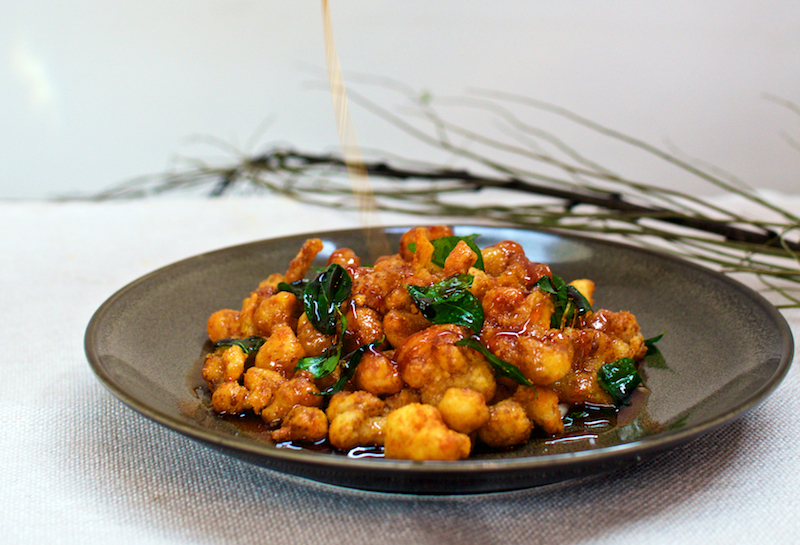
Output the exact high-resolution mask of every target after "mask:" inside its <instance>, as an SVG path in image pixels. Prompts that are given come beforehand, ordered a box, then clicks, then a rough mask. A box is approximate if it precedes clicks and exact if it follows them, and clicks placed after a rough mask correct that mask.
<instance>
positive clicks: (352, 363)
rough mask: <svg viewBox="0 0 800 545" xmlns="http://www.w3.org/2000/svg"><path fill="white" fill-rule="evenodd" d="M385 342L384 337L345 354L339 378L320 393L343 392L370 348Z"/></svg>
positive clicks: (372, 348)
mask: <svg viewBox="0 0 800 545" xmlns="http://www.w3.org/2000/svg"><path fill="white" fill-rule="evenodd" d="M382 343H383V339H381V340H379V341H373V342H371V343H369V344H362V345H361V346H359V347H358V348H356V349H355V350H353V351H352V352H350V354H348V355H347V356H345V357H344V358H342V359H341V371H342V372H341V374H340V375H339V378H338V379H336V382H335V383H334V384H333V386H331V387H330V388H326V389H325V390H323V391H321V392H320V393H319V395H331V394H335V393H337V392H341V391H342V389H344V387H345V385H346V384H347V382H348V381H349V380H350V379H351V378H353V375H354V374H355V372H356V367H357V366H358V364H359V363H360V362H361V357H362V356H363V355H364V354H366V353H367V352H369V351H370V350H374V349H375V348H377V347H378V346H380V345H381V344H382Z"/></svg>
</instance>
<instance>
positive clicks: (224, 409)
mask: <svg viewBox="0 0 800 545" xmlns="http://www.w3.org/2000/svg"><path fill="white" fill-rule="evenodd" d="M248 394H249V392H248V391H247V388H245V387H244V386H242V385H241V384H239V383H238V382H236V381H231V382H223V383H222V384H220V385H219V388H217V389H216V390H214V393H213V394H212V395H211V405H212V406H213V407H214V410H215V411H216V412H218V413H219V414H231V415H234V414H242V413H243V412H245V411H246V410H248V409H250V403H249V402H248V399H247V398H248Z"/></svg>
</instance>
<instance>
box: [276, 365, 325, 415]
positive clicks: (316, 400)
mask: <svg viewBox="0 0 800 545" xmlns="http://www.w3.org/2000/svg"><path fill="white" fill-rule="evenodd" d="M316 394H319V389H317V386H316V385H315V384H314V380H313V377H312V376H311V373H308V372H306V371H300V372H299V373H297V374H296V375H295V376H294V377H292V378H291V379H290V380H287V381H286V382H284V383H282V384H281V385H280V386H278V388H277V389H276V390H275V393H274V394H273V396H272V399H271V400H270V402H269V405H267V406H266V407H264V409H263V410H262V411H261V419H262V420H264V423H266V424H267V425H268V426H277V425H278V424H280V423H281V422H282V421H283V419H284V418H286V415H288V414H289V411H291V410H292V409H293V408H294V407H296V406H297V405H303V406H305V407H321V406H322V401H323V398H322V396H320V395H316Z"/></svg>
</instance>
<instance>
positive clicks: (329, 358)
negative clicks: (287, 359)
mask: <svg viewBox="0 0 800 545" xmlns="http://www.w3.org/2000/svg"><path fill="white" fill-rule="evenodd" d="M341 357H342V346H341V345H340V344H337V345H335V346H332V347H331V348H329V349H328V350H326V351H325V352H323V353H322V355H321V356H307V357H305V358H300V361H298V362H297V365H296V366H295V368H294V370H295V371H308V372H310V373H311V374H312V375H314V378H322V377H326V376H328V375H330V374H331V373H333V371H334V370H335V369H336V366H337V365H339V360H340V359H341Z"/></svg>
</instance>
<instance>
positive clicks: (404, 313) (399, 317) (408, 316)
mask: <svg viewBox="0 0 800 545" xmlns="http://www.w3.org/2000/svg"><path fill="white" fill-rule="evenodd" d="M403 291H406V290H405V289H404V290H403ZM430 326H431V323H430V322H429V321H428V319H427V318H425V317H424V316H423V315H422V314H421V313H420V312H419V310H417V309H416V308H414V310H410V309H409V310H402V309H392V310H390V311H389V312H387V313H386V315H385V316H384V317H383V332H384V334H385V335H386V340H387V341H389V344H391V345H392V346H394V347H398V346H400V345H402V344H403V343H404V342H406V339H408V338H409V337H410V336H411V335H413V334H414V333H417V332H419V331H422V330H423V329H425V328H427V327H430Z"/></svg>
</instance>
